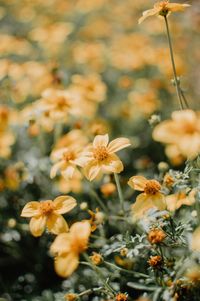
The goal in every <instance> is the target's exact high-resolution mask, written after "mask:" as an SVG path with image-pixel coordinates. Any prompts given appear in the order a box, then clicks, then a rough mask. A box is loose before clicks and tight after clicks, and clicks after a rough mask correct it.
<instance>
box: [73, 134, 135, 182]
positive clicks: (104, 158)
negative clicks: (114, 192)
mask: <svg viewBox="0 0 200 301" xmlns="http://www.w3.org/2000/svg"><path fill="white" fill-rule="evenodd" d="M130 145H131V144H130V141H129V139H127V138H117V139H115V140H113V141H111V142H110V143H109V137H108V134H106V135H97V136H96V137H95V138H94V141H93V144H92V145H89V146H88V147H87V148H86V150H85V151H84V152H83V153H82V155H81V156H80V158H79V159H77V164H79V165H80V166H82V167H83V171H84V174H85V176H86V178H87V179H88V180H90V181H92V180H94V179H95V178H97V177H99V176H101V175H102V174H104V173H106V174H110V173H120V172H121V171H122V170H123V164H122V162H121V160H120V159H119V158H118V156H117V155H115V152H117V151H119V150H121V149H123V148H125V147H127V146H130Z"/></svg>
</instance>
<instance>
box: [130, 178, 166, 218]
mask: <svg viewBox="0 0 200 301" xmlns="http://www.w3.org/2000/svg"><path fill="white" fill-rule="evenodd" d="M128 185H129V186H130V187H131V188H133V189H134V190H138V191H143V193H141V194H140V195H138V196H137V198H136V202H135V203H134V204H133V205H132V211H133V215H134V217H135V218H140V217H142V216H143V215H144V214H145V212H146V211H148V210H149V209H151V208H156V209H159V210H165V208H166V204H165V196H164V195H163V194H162V193H161V192H160V190H161V185H160V183H159V182H158V181H156V180H147V179H146V178H145V177H143V176H133V177H131V178H130V179H129V181H128Z"/></svg>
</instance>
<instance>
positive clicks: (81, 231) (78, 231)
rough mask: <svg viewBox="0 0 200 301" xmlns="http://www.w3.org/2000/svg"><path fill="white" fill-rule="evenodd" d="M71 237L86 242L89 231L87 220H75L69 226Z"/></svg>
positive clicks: (89, 226)
mask: <svg viewBox="0 0 200 301" xmlns="http://www.w3.org/2000/svg"><path fill="white" fill-rule="evenodd" d="M70 233H71V235H72V237H74V239H75V240H76V241H77V243H78V242H83V243H86V244H87V241H88V238H89V236H90V233H91V225H90V223H89V222H88V221H82V222H76V223H74V224H73V225H72V226H71V228H70Z"/></svg>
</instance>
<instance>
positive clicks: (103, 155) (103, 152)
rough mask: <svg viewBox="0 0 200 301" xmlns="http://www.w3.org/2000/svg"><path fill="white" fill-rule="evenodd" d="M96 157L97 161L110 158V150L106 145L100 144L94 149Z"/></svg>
mask: <svg viewBox="0 0 200 301" xmlns="http://www.w3.org/2000/svg"><path fill="white" fill-rule="evenodd" d="M93 154H94V158H95V159H96V160H97V161H103V160H105V159H107V158H108V151H107V148H106V147H105V146H99V147H97V148H95V149H94V150H93Z"/></svg>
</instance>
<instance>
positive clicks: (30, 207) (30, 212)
mask: <svg viewBox="0 0 200 301" xmlns="http://www.w3.org/2000/svg"><path fill="white" fill-rule="evenodd" d="M39 208H40V203H39V202H29V203H27V204H26V205H25V206H24V208H23V210H22V213H21V216H22V217H32V216H36V215H39V214H40V210H39Z"/></svg>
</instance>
